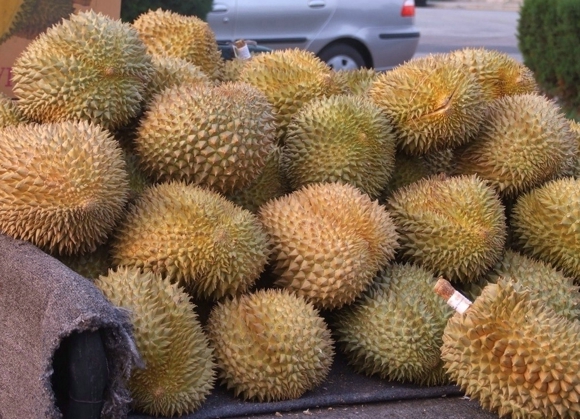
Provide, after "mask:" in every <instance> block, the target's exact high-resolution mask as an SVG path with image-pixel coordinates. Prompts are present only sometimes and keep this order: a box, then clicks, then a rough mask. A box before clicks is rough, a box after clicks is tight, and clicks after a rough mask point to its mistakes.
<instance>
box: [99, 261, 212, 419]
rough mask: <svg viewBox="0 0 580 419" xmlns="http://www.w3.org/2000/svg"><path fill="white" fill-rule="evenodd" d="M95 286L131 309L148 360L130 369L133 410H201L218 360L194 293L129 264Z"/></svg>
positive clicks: (140, 348) (167, 414) (180, 412)
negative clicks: (203, 323)
mask: <svg viewBox="0 0 580 419" xmlns="http://www.w3.org/2000/svg"><path fill="white" fill-rule="evenodd" d="M95 285H96V286H97V287H98V288H99V289H100V290H101V291H102V292H103V294H105V296H106V297H107V298H108V299H109V300H110V301H111V303H112V304H114V305H115V306H119V307H122V308H124V309H127V310H129V312H130V314H131V322H132V324H133V334H134V336H135V343H136V345H137V350H138V351H139V354H140V355H141V357H142V359H143V361H144V364H145V366H144V368H135V369H133V370H132V371H131V378H130V379H129V383H128V387H129V390H130V392H131V398H132V399H133V401H132V407H133V409H134V410H136V411H138V412H142V413H145V414H147V415H152V416H165V417H172V416H180V415H185V414H187V413H192V412H194V411H195V410H197V409H198V408H199V407H200V406H201V405H202V404H203V403H204V401H205V400H206V398H207V396H208V395H209V393H210V392H211V390H212V389H213V386H214V383H215V367H216V365H215V362H214V359H213V350H212V348H211V347H210V345H209V340H208V338H207V336H206V335H205V332H204V331H203V329H202V326H201V323H200V322H199V319H198V315H197V313H196V312H195V309H196V306H195V305H194V304H193V303H191V302H190V301H189V295H187V294H186V293H185V291H184V290H183V289H182V288H181V287H179V286H178V285H177V284H171V283H170V281H169V279H167V278H165V279H164V278H162V277H161V276H160V275H155V274H153V273H151V272H145V273H143V272H141V271H140V270H139V269H136V268H128V267H119V268H117V269H116V270H113V269H111V270H109V272H108V273H107V275H101V276H100V277H99V278H98V279H97V280H96V281H95Z"/></svg>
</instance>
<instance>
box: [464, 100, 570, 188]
mask: <svg viewBox="0 0 580 419" xmlns="http://www.w3.org/2000/svg"><path fill="white" fill-rule="evenodd" d="M576 150H577V144H576V142H575V140H574V138H573V137H572V135H571V133H570V129H569V123H568V122H567V120H566V118H565V116H564V115H563V114H562V111H561V109H560V107H559V106H558V105H557V104H556V103H555V102H553V101H551V100H549V99H547V98H546V97H544V96H541V95H537V94H524V95H515V96H505V97H503V98H501V99H497V100H496V101H494V102H492V103H491V104H490V105H489V108H488V111H487V113H486V123H485V124H484V125H483V126H482V128H481V131H480V133H479V135H478V136H477V139H476V140H474V141H472V142H470V143H469V144H467V145H465V146H464V147H462V148H460V149H459V150H456V156H455V158H454V166H455V169H454V170H455V173H456V174H465V175H469V174H477V175H478V176H479V177H481V178H482V179H484V180H487V181H488V182H489V184H490V185H492V186H493V187H494V188H495V189H496V190H497V191H498V193H499V194H500V195H501V196H502V197H506V198H514V197H516V196H517V195H519V194H520V193H522V192H526V191H528V190H530V189H531V188H533V187H535V186H538V185H540V184H542V183H544V182H546V181H547V180H550V179H552V178H554V177H556V176H559V175H560V174H561V173H562V172H564V171H566V170H570V167H571V166H572V164H573V161H574V157H575V156H576Z"/></svg>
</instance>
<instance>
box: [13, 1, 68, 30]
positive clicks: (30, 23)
mask: <svg viewBox="0 0 580 419" xmlns="http://www.w3.org/2000/svg"><path fill="white" fill-rule="evenodd" d="M74 11H75V9H74V7H73V1H72V0H36V1H35V4H34V12H33V13H30V14H29V15H28V17H27V18H26V21H25V22H23V24H21V25H19V27H18V28H16V30H15V31H14V35H16V36H19V37H21V38H27V39H34V38H35V37H37V36H38V35H39V34H40V33H42V32H44V31H45V30H46V29H47V28H49V27H51V26H52V25H55V24H57V23H59V22H60V21H61V20H62V19H66V18H68V17H69V15H70V14H71V13H73V12H74Z"/></svg>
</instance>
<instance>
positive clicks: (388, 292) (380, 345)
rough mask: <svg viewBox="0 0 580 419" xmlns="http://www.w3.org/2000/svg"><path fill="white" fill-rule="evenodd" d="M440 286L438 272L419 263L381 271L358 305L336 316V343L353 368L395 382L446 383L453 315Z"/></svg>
mask: <svg viewBox="0 0 580 419" xmlns="http://www.w3.org/2000/svg"><path fill="white" fill-rule="evenodd" d="M434 284H435V278H434V277H433V274H431V273H430V272H429V271H427V270H425V269H423V268H421V267H419V266H416V265H410V264H394V265H391V266H389V267H387V268H385V269H383V270H381V272H379V274H378V276H377V277H376V278H375V279H374V281H373V283H372V284H371V285H370V286H369V288H368V289H367V290H366V291H365V292H364V293H363V295H362V296H361V297H360V298H359V299H357V301H356V302H355V303H353V304H351V305H349V306H347V307H344V308H343V309H341V310H339V311H338V312H337V313H336V314H335V318H334V321H333V330H334V333H335V335H336V341H337V343H338V344H339V346H340V348H341V350H342V351H343V352H344V353H345V355H346V356H347V358H348V360H349V364H351V365H353V367H354V368H355V369H356V370H357V371H360V372H362V373H365V374H367V375H378V376H379V377H381V378H383V379H388V380H393V381H410V382H414V383H417V384H425V385H437V384H442V383H443V382H445V375H444V374H443V373H442V363H441V357H440V351H439V348H440V347H441V345H442V343H443V341H442V337H443V330H444V328H445V324H446V322H447V319H448V318H449V317H450V316H451V314H452V312H451V309H450V308H449V307H448V306H447V305H446V304H445V302H444V301H443V300H442V299H441V298H440V297H439V296H437V295H436V294H435V293H434V292H433V291H432V289H433V286H434Z"/></svg>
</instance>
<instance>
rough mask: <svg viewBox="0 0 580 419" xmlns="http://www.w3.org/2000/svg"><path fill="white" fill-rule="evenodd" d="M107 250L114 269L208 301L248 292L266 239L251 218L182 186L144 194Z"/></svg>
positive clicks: (264, 253) (231, 205)
mask: <svg viewBox="0 0 580 419" xmlns="http://www.w3.org/2000/svg"><path fill="white" fill-rule="evenodd" d="M111 246H112V256H113V263H114V265H116V266H117V265H124V266H132V267H136V268H140V269H142V270H143V271H145V272H153V273H156V274H160V275H162V276H164V277H168V278H169V279H170V280H171V281H172V282H178V283H179V284H180V285H184V286H185V287H186V289H187V290H188V291H190V292H191V293H192V294H193V295H194V296H197V297H200V298H208V299H219V298H222V297H224V296H226V295H234V294H238V293H242V292H245V291H247V290H248V289H249V288H250V287H251V286H253V285H254V283H255V282H256V281H257V279H258V278H259V276H260V274H261V273H262V271H263V270H264V268H265V266H266V263H267V261H268V256H269V250H268V237H267V235H266V232H265V231H264V228H263V227H262V225H261V224H260V222H259V220H258V218H257V217H256V216H255V215H254V214H252V213H250V212H249V211H247V210H244V209H242V208H241V207H239V206H237V205H235V204H234V203H232V202H230V201H228V200H227V199H226V198H224V197H223V196H222V195H220V194H218V193H216V192H212V191H210V190H207V189H203V188H201V187H199V186H195V185H187V184H185V183H183V182H169V183H161V184H158V185H153V186H151V187H148V188H147V189H146V190H145V191H143V193H142V194H141V195H140V196H139V198H138V199H137V200H136V202H135V204H134V205H132V206H131V208H130V211H129V214H128V215H127V217H126V219H125V220H124V221H123V223H122V224H121V225H120V226H119V228H118V230H117V232H116V235H115V240H114V241H113V243H112V245H111Z"/></svg>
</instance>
